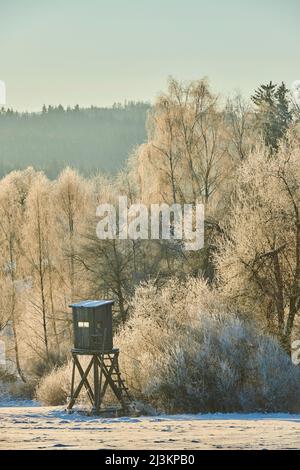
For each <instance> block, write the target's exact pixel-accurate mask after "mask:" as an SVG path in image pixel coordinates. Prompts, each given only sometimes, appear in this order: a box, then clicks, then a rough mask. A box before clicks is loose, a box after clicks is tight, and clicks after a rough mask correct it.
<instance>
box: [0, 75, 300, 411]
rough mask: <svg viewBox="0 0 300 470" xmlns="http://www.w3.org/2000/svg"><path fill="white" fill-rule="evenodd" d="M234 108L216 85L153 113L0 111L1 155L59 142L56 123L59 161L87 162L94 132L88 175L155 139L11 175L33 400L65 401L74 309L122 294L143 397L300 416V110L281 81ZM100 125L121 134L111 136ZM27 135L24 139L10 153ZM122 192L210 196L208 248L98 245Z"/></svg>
mask: <svg viewBox="0 0 300 470" xmlns="http://www.w3.org/2000/svg"><path fill="white" fill-rule="evenodd" d="M223 103H224V99H222V98H221V97H220V96H218V95H217V94H215V93H214V92H213V91H212V90H211V88H210V86H209V83H208V82H207V81H206V80H199V81H194V82H190V83H180V82H177V81H175V80H173V79H171V80H170V81H169V86H168V90H167V91H166V93H164V94H161V95H160V96H159V97H158V98H157V100H156V102H155V104H154V105H153V106H152V107H151V109H149V108H148V106H146V105H134V106H132V107H131V106H128V107H125V108H124V109H123V108H122V109H115V110H107V111H105V112H104V111H101V112H100V111H99V110H97V109H95V110H93V109H90V110H83V111H80V110H77V111H76V110H72V111H69V112H66V111H64V110H58V109H56V110H51V111H49V110H44V113H43V114H42V115H38V116H37V115H36V116H32V117H31V116H21V117H20V116H18V115H12V116H11V117H9V116H8V115H7V114H8V113H6V114H5V115H2V116H1V118H0V132H1V136H3V133H4V132H6V138H5V139H4V143H3V140H2V137H1V139H0V152H1V154H3V153H4V154H9V152H12V153H11V155H12V154H14V155H15V158H16V160H15V162H21V161H22V162H23V163H24V164H23V163H22V167H23V166H26V162H27V157H28V155H29V153H28V152H30V146H34V147H35V150H36V149H37V146H39V147H44V142H45V141H47V139H50V136H52V132H53V129H54V128H56V130H57V132H59V133H60V135H61V136H62V135H63V137H61V139H58V137H57V135H58V134H56V137H57V141H56V142H53V146H50V144H49V146H48V145H45V148H46V150H45V152H46V153H45V154H44V156H46V154H47V156H46V158H47V160H49V161H51V159H53V161H57V162H59V163H58V164H57V166H56V169H57V168H59V167H60V165H61V162H64V163H65V162H68V163H72V164H73V166H75V167H77V168H81V164H80V161H81V155H82V154H81V150H80V149H81V148H82V149H85V148H86V139H87V138H88V137H89V135H90V137H91V139H94V140H93V142H94V150H93V149H92V147H93V146H92V144H91V146H90V147H89V149H91V152H90V154H85V157H84V159H85V163H86V166H85V170H86V169H89V170H92V169H93V168H97V170H99V168H101V167H102V160H101V158H104V157H105V158H106V159H107V165H108V164H109V165H112V166H111V167H107V168H106V169H111V168H114V169H115V168H118V165H119V162H120V160H121V158H120V156H119V155H120V154H119V151H120V149H121V148H122V155H123V158H124V159H125V157H126V154H127V152H128V151H129V149H130V146H131V143H132V142H133V143H141V142H143V140H145V142H144V143H142V144H141V145H140V146H139V147H137V148H136V149H135V150H134V151H133V152H132V153H131V155H130V156H129V158H128V159H127V161H126V164H125V165H124V166H123V168H122V170H120V171H119V172H117V173H116V174H115V175H113V176H108V175H105V174H104V173H103V172H101V171H97V172H96V173H95V174H89V176H86V175H85V174H84V173H82V172H80V171H78V170H76V169H74V168H70V167H66V168H64V169H63V170H62V171H61V172H60V173H59V175H57V177H54V178H52V177H53V176H55V172H54V173H52V174H50V173H48V176H51V178H49V177H48V176H46V174H45V173H44V172H43V171H39V170H37V169H36V168H35V167H29V168H26V169H23V170H18V171H12V172H10V173H8V174H7V175H6V176H4V177H3V178H2V180H1V182H0V240H1V244H0V251H1V273H0V276H1V278H0V291H1V295H0V302H1V305H0V320H1V329H2V330H3V331H5V329H9V330H10V344H11V351H10V354H11V355H12V357H13V358H14V360H15V363H16V369H17V370H16V375H17V376H18V377H19V379H18V381H19V382H20V380H21V381H22V382H23V385H22V384H21V385H20V384H18V386H17V385H16V384H15V382H14V384H15V385H14V386H15V388H16V389H17V390H18V393H25V391H26V390H27V392H28V393H33V394H37V396H38V398H39V399H40V400H42V401H44V402H45V403H48V404H56V403H63V402H64V401H65V400H66V397H67V394H68V393H69V392H68V387H69V378H70V370H69V367H70V365H69V362H68V361H69V350H70V344H71V337H72V331H71V323H70V311H69V309H68V305H69V304H70V303H71V301H75V300H78V299H84V298H113V299H115V301H116V309H115V318H114V321H115V325H114V327H115V342H116V344H118V345H119V346H120V348H121V350H122V355H121V356H122V357H121V360H122V361H123V362H122V367H123V370H124V372H125V376H126V380H127V383H128V384H129V386H130V388H131V390H132V392H133V394H134V395H135V396H136V397H138V398H139V399H141V400H143V401H144V402H149V403H151V404H152V405H154V406H156V407H158V408H159V409H163V410H168V411H178V410H184V411H191V410H192V411H199V410H225V411H231V410H240V409H242V410H253V409H260V410H261V409H263V410H279V409H283V410H295V409H298V410H299V409H300V398H299V397H300V393H299V392H300V370H299V367H298V366H295V365H294V364H293V363H292V362H291V359H290V355H291V352H292V343H293V340H295V339H300V328H299V309H300V213H299V210H300V164H299V161H300V135H299V117H300V113H299V107H298V106H297V103H294V102H293V99H292V97H291V95H290V93H289V90H287V88H286V87H285V85H284V84H279V85H275V84H273V83H272V82H270V83H269V84H267V85H262V86H261V87H259V88H258V89H257V90H256V91H253V96H252V97H251V98H250V97H249V100H244V99H243V98H242V97H241V96H235V97H233V98H231V99H229V100H228V101H227V102H226V104H225V105H224V104H223ZM147 111H148V116H147V137H146V138H145V139H144V137H143V130H142V128H143V125H144V120H145V116H146V112H147ZM119 119H120V121H119ZM115 121H118V126H120V127H122V128H123V130H124V133H125V129H124V127H125V128H126V130H127V126H129V128H130V129H131V130H132V133H131V137H130V142H129V138H128V139H124V140H123V137H122V138H121V137H120V135H121V134H118V138H116V139H115V138H114V136H115V134H114V133H115V127H114V125H115V124H113V125H112V124H111V122H113V123H115ZM27 122H28V128H27V127H26V123H27ZM62 122H63V123H64V125H63V126H62ZM100 123H101V125H99V124H100ZM6 126H7V127H6ZM18 126H20V127H18ZM74 126H75V127H76V129H77V132H76V133H75V135H74V134H73V132H74ZM90 126H91V127H90ZM97 126H98V127H99V129H101V133H102V132H103V133H105V139H107V141H104V140H101V141H100V140H97V133H96V128H97ZM123 126H124V127H123ZM16 129H19V133H18V132H17V134H16V135H18V136H19V137H20V135H21V134H22V135H23V138H22V139H21V138H20V140H19V139H17V140H16V145H14V146H11V147H12V148H11V149H10V150H9V151H8V150H7V149H6V147H5V146H8V145H9V141H10V139H11V138H13V136H14V132H16ZM26 129H27V130H26ZM58 129H59V130H58ZM99 132H100V131H99ZM122 132H123V131H122ZM101 135H102V134H101ZM122 135H123V134H122ZM126 135H127V136H128V134H126ZM38 136H39V137H38ZM102 137H103V136H102ZM102 137H101V139H102ZM37 139H40V140H39V141H38V142H37ZM75 139H76V142H75ZM111 139H113V140H114V144H115V147H108V142H109V141H110V140H111ZM24 141H27V146H26V147H25V150H24V146H23V145H24ZM21 142H22V143H21ZM100 142H101V145H103V147H102V148H101V152H100V148H98V146H100ZM105 142H106V143H105ZM19 145H20V147H19ZM74 145H75V147H78V148H77V150H76V152H75V154H73V146H74ZM97 148H98V151H99V153H98V155H102V156H103V157H101V156H100V157H99V161H98V160H97V152H96V149H97ZM108 148H109V149H110V151H111V152H115V153H114V158H112V160H111V161H110V155H112V154H106V155H105V152H106V151H107V149H108ZM23 151H24V152H25V157H24V159H23ZM34 154H35V155H37V154H36V151H35V153H34ZM50 155H51V157H50ZM70 155H72V158H74V160H71V157H70ZM32 158H33V160H30V162H31V163H34V164H36V165H37V167H43V163H42V160H35V158H36V157H32ZM103 162H104V160H103ZM12 164H13V165H14V164H15V163H12ZM55 171H56V170H55ZM119 195H126V196H127V197H128V203H129V204H132V203H133V202H136V201H141V202H143V203H144V204H146V205H150V204H152V203H160V202H167V203H168V204H173V203H181V204H183V203H194V202H196V201H199V202H203V203H204V204H205V247H204V248H203V249H202V250H199V251H196V252H193V251H190V252H189V251H185V250H184V248H183V245H182V243H181V242H180V241H178V242H177V241H176V240H153V241H150V240H149V241H145V240H118V239H117V240H110V239H107V240H99V239H98V238H97V236H96V231H95V230H96V224H97V219H96V207H97V206H98V205H99V203H102V202H103V203H105V202H112V203H117V198H118V196H119ZM3 374H4V372H3Z"/></svg>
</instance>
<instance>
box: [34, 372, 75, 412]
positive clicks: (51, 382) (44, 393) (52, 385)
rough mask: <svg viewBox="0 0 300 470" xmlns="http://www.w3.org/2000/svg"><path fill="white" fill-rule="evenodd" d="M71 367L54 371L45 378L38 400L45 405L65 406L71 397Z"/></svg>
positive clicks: (40, 384)
mask: <svg viewBox="0 0 300 470" xmlns="http://www.w3.org/2000/svg"><path fill="white" fill-rule="evenodd" d="M70 389H71V367H70V364H67V365H66V366H63V367H60V368H55V369H53V370H52V371H51V372H50V373H49V374H48V375H46V376H44V377H43V378H42V379H41V381H40V383H39V385H38V387H37V389H36V398H37V400H38V401H40V402H41V403H42V404H44V405H49V406H52V405H53V406H55V405H64V404H65V403H66V402H67V398H68V396H69V395H70Z"/></svg>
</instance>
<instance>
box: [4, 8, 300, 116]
mask: <svg viewBox="0 0 300 470" xmlns="http://www.w3.org/2000/svg"><path fill="white" fill-rule="evenodd" d="M299 45H300V2H299V0H247V1H246V0H210V1H204V0H151V1H150V0H0V80H3V81H5V83H6V92H7V106H10V107H13V108H14V109H19V110H39V109H40V108H41V107H42V105H43V104H44V103H45V104H59V103H61V104H63V105H64V106H66V105H71V106H73V105H75V104H77V103H78V104H79V105H80V106H90V105H91V104H94V105H98V106H108V105H111V104H112V103H113V102H115V101H120V102H123V101H124V100H125V99H127V100H128V99H133V100H147V101H153V100H154V99H155V97H156V96H157V94H158V93H159V92H160V91H162V90H164V89H165V88H166V81H167V78H168V76H170V75H172V76H174V77H175V78H177V79H180V80H190V79H196V78H201V77H203V76H208V77H209V79H210V82H211V85H212V87H213V90H214V91H216V92H219V93H223V94H224V95H227V94H229V93H231V92H234V91H235V90H237V89H238V90H240V91H241V92H242V93H243V94H244V95H245V96H249V95H250V94H251V93H252V92H253V90H254V89H255V88H256V87H257V86H258V85H259V84H261V83H264V82H267V81H269V80H273V81H274V82H280V81H282V80H283V81H285V82H286V83H287V85H288V86H290V85H291V83H292V82H293V81H294V80H297V79H300V51H299Z"/></svg>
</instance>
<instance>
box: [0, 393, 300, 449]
mask: <svg viewBox="0 0 300 470" xmlns="http://www.w3.org/2000/svg"><path fill="white" fill-rule="evenodd" d="M18 405H19V406H16V403H11V402H4V403H1V405H0V449H170V450H172V449H173V450H175V449H192V450H195V449H300V415H288V414H248V415H247V414H245V415H243V414H214V415H178V416H159V417H157V416H156V417H139V418H124V417H123V418H114V419H108V418H106V419H104V418H95V417H87V416H82V415H81V414H78V413H74V414H71V415H70V414H67V413H66V412H65V411H64V410H63V408H62V407H40V406H38V405H35V406H34V404H32V403H30V402H22V403H18Z"/></svg>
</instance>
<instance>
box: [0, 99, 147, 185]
mask: <svg viewBox="0 0 300 470" xmlns="http://www.w3.org/2000/svg"><path fill="white" fill-rule="evenodd" d="M149 109H150V105H149V104H148V103H143V102H140V103H139V102H138V103H136V102H129V103H127V104H125V105H120V104H115V105H113V106H112V107H111V108H96V107H91V108H79V107H78V106H75V108H72V109H71V108H67V109H64V108H63V107H62V106H58V107H51V106H49V107H45V106H44V107H43V110H42V112H40V113H17V112H14V111H12V110H2V111H1V112H0V176H3V175H5V174H6V173H8V172H9V171H11V170H13V169H21V168H26V167H27V166H29V165H32V166H34V167H35V168H39V169H43V170H44V171H45V172H46V173H47V175H48V176H49V177H50V178H55V177H56V176H57V174H58V173H59V172H60V170H61V169H62V168H64V167H65V166H66V165H70V166H72V167H74V168H77V169H79V170H80V171H81V172H82V173H85V174H90V173H92V172H94V171H96V170H103V171H105V172H110V173H114V172H116V171H117V170H118V169H120V168H121V167H122V165H123V163H124V161H125V160H126V158H127V156H128V154H129V153H130V152H131V151H132V150H133V149H134V148H135V147H136V146H137V145H139V144H141V143H143V142H144V141H145V140H146V127H145V124H146V118H147V112H148V110H149Z"/></svg>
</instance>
